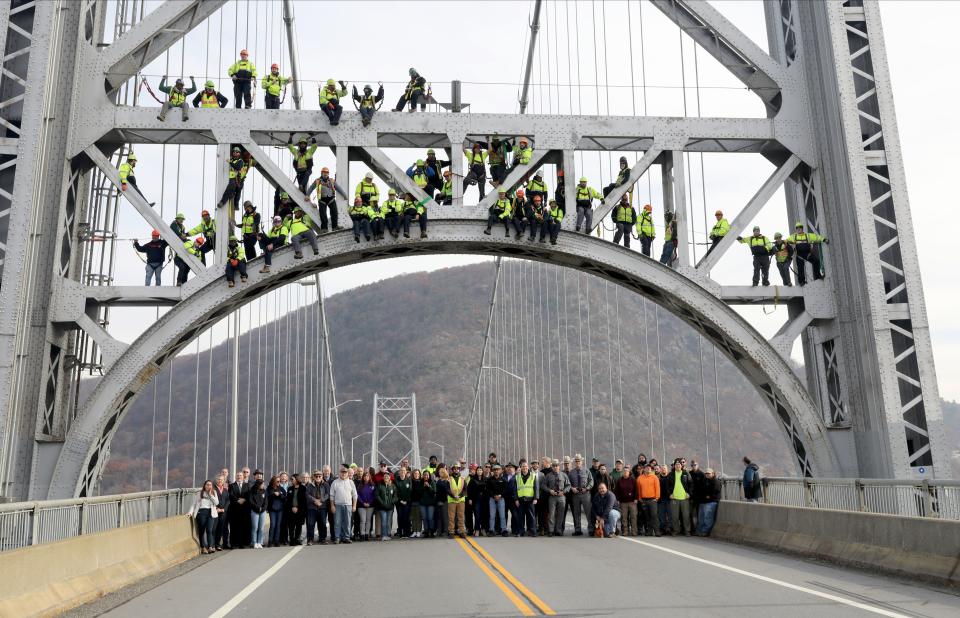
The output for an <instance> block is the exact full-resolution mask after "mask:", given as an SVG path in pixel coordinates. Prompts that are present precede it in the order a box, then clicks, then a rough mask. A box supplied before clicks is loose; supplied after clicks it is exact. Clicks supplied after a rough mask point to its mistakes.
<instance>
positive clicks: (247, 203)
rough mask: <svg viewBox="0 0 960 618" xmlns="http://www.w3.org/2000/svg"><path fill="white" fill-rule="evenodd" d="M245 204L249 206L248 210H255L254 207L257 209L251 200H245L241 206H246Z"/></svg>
mask: <svg viewBox="0 0 960 618" xmlns="http://www.w3.org/2000/svg"><path fill="white" fill-rule="evenodd" d="M247 206H249V207H250V210H256V209H257V207H256V205H255V204H254V203H253V202H251V201H247V202H246V203H244V205H243V207H244V208H246V207H247Z"/></svg>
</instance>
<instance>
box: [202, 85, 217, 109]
mask: <svg viewBox="0 0 960 618" xmlns="http://www.w3.org/2000/svg"><path fill="white" fill-rule="evenodd" d="M200 107H220V101H218V100H217V91H216V90H214V91H213V92H207V91H206V89H204V90H203V92H201V93H200Z"/></svg>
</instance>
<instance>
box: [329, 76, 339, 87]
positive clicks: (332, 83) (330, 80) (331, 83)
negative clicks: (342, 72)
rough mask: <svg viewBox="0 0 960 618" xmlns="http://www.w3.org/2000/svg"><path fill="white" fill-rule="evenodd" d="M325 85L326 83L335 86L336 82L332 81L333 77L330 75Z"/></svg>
mask: <svg viewBox="0 0 960 618" xmlns="http://www.w3.org/2000/svg"><path fill="white" fill-rule="evenodd" d="M327 85H328V86H336V85H337V82H335V81H333V78H332V77H331V78H330V79H328V80H327Z"/></svg>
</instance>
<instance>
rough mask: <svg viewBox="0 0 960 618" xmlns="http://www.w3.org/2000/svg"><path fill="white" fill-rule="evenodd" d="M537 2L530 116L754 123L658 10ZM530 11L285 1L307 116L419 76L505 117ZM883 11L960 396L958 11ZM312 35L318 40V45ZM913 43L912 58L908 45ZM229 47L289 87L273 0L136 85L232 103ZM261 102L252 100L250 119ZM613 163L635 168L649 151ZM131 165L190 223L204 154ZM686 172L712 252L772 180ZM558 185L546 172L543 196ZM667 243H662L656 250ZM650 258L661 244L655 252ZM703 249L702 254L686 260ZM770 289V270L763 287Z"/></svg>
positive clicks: (114, 319)
mask: <svg viewBox="0 0 960 618" xmlns="http://www.w3.org/2000/svg"><path fill="white" fill-rule="evenodd" d="M713 4H714V5H715V6H717V7H718V8H719V9H720V10H721V11H722V12H723V13H724V15H725V16H726V17H727V18H728V19H730V20H731V21H732V22H733V23H734V24H735V25H736V26H738V27H739V28H740V29H741V30H743V31H744V32H745V33H746V34H747V35H748V36H750V37H751V38H752V39H753V40H754V41H755V42H757V43H758V44H759V45H760V46H761V47H763V48H765V47H766V44H765V41H766V29H765V25H764V19H763V7H762V4H761V3H759V2H752V1H751V2H746V1H737V2H733V1H725V2H714V3H713ZM156 5H157V2H156V0H150V1H149V2H148V3H147V7H148V11H149V10H152V8H153V7H155V6H156ZM544 6H545V9H544V12H543V15H542V16H541V20H542V27H541V31H540V39H539V46H538V52H537V55H536V57H535V60H534V70H533V78H532V82H533V86H532V87H531V96H530V98H531V103H530V107H529V108H528V113H545V114H549V113H581V114H591V115H592V114H597V113H599V114H612V115H642V114H645V113H646V114H649V115H657V116H682V115H689V116H697V115H703V116H732V117H762V116H763V108H762V106H761V105H760V103H759V100H758V99H757V98H756V97H755V96H753V95H752V94H750V93H749V92H746V91H745V90H744V89H743V88H742V86H741V85H740V83H739V82H738V81H737V80H736V79H735V78H733V77H732V76H731V75H729V74H728V73H727V72H726V71H725V70H724V69H723V68H722V67H720V66H719V65H718V64H717V63H716V62H715V61H713V59H712V58H711V57H709V56H708V55H707V54H706V53H704V52H703V51H702V50H696V45H695V44H694V43H693V42H692V41H691V40H690V39H689V38H687V37H685V36H680V34H679V32H678V30H677V28H676V26H675V25H674V24H672V22H670V21H669V20H667V19H666V18H665V17H664V16H663V15H662V14H661V13H660V12H659V11H658V10H657V9H656V8H654V7H653V6H652V5H649V4H646V3H643V4H641V3H639V2H630V3H626V2H614V1H610V2H547V3H544ZM531 7H532V3H531V2H526V1H523V2H499V3H490V2H447V3H442V4H441V3H429V2H428V3H423V4H421V5H419V6H418V10H417V11H413V12H412V11H410V7H409V5H408V4H407V3H395V2H371V3H362V2H353V3H327V2H303V1H301V2H296V3H295V14H296V23H297V28H298V34H299V37H298V40H299V54H300V62H301V81H302V82H306V83H305V84H304V91H305V97H304V101H305V106H306V107H308V108H316V107H317V105H316V83H317V82H319V81H323V80H326V79H327V78H328V77H334V78H336V79H343V80H345V81H347V82H349V83H350V84H351V85H352V84H357V85H358V86H362V85H363V84H364V83H371V84H375V83H376V82H378V81H382V82H384V84H385V87H386V89H387V97H386V98H387V102H386V104H385V108H384V109H383V110H382V111H381V113H389V112H387V111H386V108H387V107H388V106H390V105H392V104H393V103H394V102H395V101H396V98H397V96H399V93H400V90H401V88H402V84H401V83H399V82H401V81H403V80H405V79H406V72H407V69H408V68H409V67H410V66H414V67H416V68H417V69H418V70H419V71H420V72H421V73H422V74H423V75H425V76H426V77H427V78H428V80H429V81H430V82H431V84H433V88H434V93H435V95H436V97H437V99H439V100H441V101H442V100H447V98H448V96H447V93H448V84H449V82H450V80H452V79H460V80H461V81H462V82H463V99H464V101H466V102H469V103H470V104H471V106H470V109H469V111H468V113H469V112H492V111H496V112H516V111H517V110H518V104H517V101H518V98H519V85H518V84H519V82H520V80H521V76H522V62H523V56H524V52H525V50H526V46H527V36H528V34H527V33H528V31H529V29H528V28H527V24H528V19H529V14H530V9H531ZM925 8H926V9H929V10H924V9H925ZM881 12H882V16H883V21H884V29H885V35H886V37H885V38H886V45H887V54H888V59H889V63H890V71H891V76H892V84H893V92H894V98H895V102H896V106H897V111H898V124H899V129H900V139H901V146H902V151H903V156H904V162H905V167H906V173H907V182H908V189H909V194H910V202H911V207H912V214H913V223H914V229H915V232H916V238H917V246H918V251H919V256H920V266H921V272H922V277H923V283H924V292H925V295H926V302H927V315H928V317H929V322H930V328H931V336H932V340H933V346H934V355H935V359H936V362H937V366H938V381H939V385H940V392H941V395H942V396H944V397H945V398H947V399H960V380H958V379H957V378H958V377H960V376H958V373H957V370H956V369H955V368H956V367H958V366H960V317H958V312H957V311H956V309H955V307H956V306H957V304H958V301H960V290H958V285H957V283H958V277H957V275H956V273H955V268H954V267H953V265H954V263H955V261H956V260H955V257H954V253H955V251H954V249H953V247H952V244H951V243H950V242H949V241H948V242H945V241H944V240H943V239H942V238H941V237H940V234H938V233H937V232H938V231H939V230H941V229H943V227H944V224H949V222H951V219H949V218H948V200H950V199H952V197H953V195H952V189H953V186H952V183H950V182H949V178H950V177H949V176H948V175H947V174H945V173H944V172H945V171H947V170H950V169H953V168H954V167H956V163H957V161H956V159H957V158H958V157H960V155H958V154H957V153H956V152H955V149H953V148H950V146H951V145H952V144H954V143H956V139H951V138H956V137H957V135H956V133H957V132H958V131H960V129H958V128H957V124H956V123H955V122H951V120H952V118H951V117H950V116H951V115H952V114H953V113H954V112H953V106H951V105H949V104H948V105H943V104H938V102H940V101H951V100H953V98H952V97H951V96H950V95H952V94H957V92H956V90H957V89H960V85H958V84H957V83H956V80H944V79H943V78H942V70H941V68H940V67H941V64H942V62H937V61H936V59H937V58H940V59H951V58H956V57H957V52H958V51H960V42H958V41H957V38H956V37H955V36H954V34H953V32H952V28H951V24H953V23H955V21H956V18H960V3H955V2H926V1H923V0H909V1H907V0H884V1H883V2H882V3H881ZM425 13H426V14H429V20H428V21H429V24H430V26H429V32H424V33H423V35H422V36H421V37H420V38H419V39H418V40H417V43H416V44H414V45H408V44H407V43H398V42H396V41H399V40H401V38H402V37H405V36H406V33H407V32H409V28H415V29H421V30H422V29H423V23H424V21H423V19H424V17H423V16H424V14H425ZM931 14H936V15H938V19H936V20H931V19H929V15H931ZM316 24H322V26H319V27H318V26H316ZM359 24H363V33H364V34H363V38H362V42H361V40H360V39H358V36H360V35H359V34H358V26H359ZM318 28H319V29H318ZM316 32H322V33H323V36H314V35H313V34H314V33H316ZM921 37H922V40H923V44H922V45H920V44H918V42H919V40H920V38H921ZM358 42H359V44H358ZM240 47H246V48H248V49H249V50H250V51H251V58H252V59H253V60H254V62H256V63H257V65H258V67H260V68H261V72H263V71H265V70H266V69H267V67H269V64H270V63H271V62H278V63H279V64H281V66H282V71H283V72H284V73H288V72H289V69H288V65H289V63H288V61H287V59H286V58H287V53H286V42H285V37H284V34H283V26H282V21H281V15H280V3H279V2H272V1H269V0H249V1H246V0H236V1H234V2H231V3H228V4H227V5H226V7H225V8H223V9H221V10H220V11H219V12H218V13H217V14H215V15H214V16H213V17H212V18H211V19H210V20H208V22H207V23H206V24H201V25H200V26H199V27H197V28H196V29H195V30H194V31H193V32H191V33H190V34H189V35H188V36H187V38H186V41H185V43H184V44H183V45H178V46H175V47H174V48H173V49H171V51H170V53H169V55H165V56H164V57H161V58H160V59H159V60H157V61H156V62H154V63H153V64H152V65H150V66H149V67H147V68H146V69H145V70H144V72H143V73H144V75H145V76H146V77H147V78H148V79H149V80H150V82H151V83H152V84H153V85H154V89H156V85H157V82H158V81H159V78H160V76H161V75H163V74H165V73H169V74H170V75H171V76H174V75H180V74H183V75H195V76H196V77H197V78H198V81H202V79H205V78H206V77H207V76H209V77H210V78H212V79H215V80H216V81H217V82H218V84H222V88H223V89H224V90H225V91H228V90H229V87H228V84H229V82H228V80H226V79H225V76H226V67H228V66H229V65H230V64H231V63H232V62H233V61H234V59H235V58H234V54H235V52H236V50H237V49H238V48H240ZM445 50H449V51H445ZM577 50H580V51H579V52H578V51H577ZM226 94H228V96H229V94H230V93H229V92H226ZM257 94H258V95H261V94H262V93H259V92H258V93H257ZM934 94H936V96H932V95H934ZM944 95H945V96H944ZM261 98H262V97H261ZM131 102H132V101H131ZM139 104H141V105H148V106H157V105H158V104H157V103H156V102H155V101H153V100H152V99H150V98H149V96H148V95H147V93H146V92H142V93H141V99H140V101H139ZM261 105H262V102H260V101H258V103H257V106H261ZM284 107H292V97H291V96H289V95H288V96H287V98H286V101H285V103H284ZM348 109H349V107H348ZM174 116H176V114H174ZM388 154H390V155H391V156H392V157H393V158H394V159H395V160H396V161H397V162H398V164H400V165H401V166H402V167H404V168H405V167H406V166H407V165H409V163H410V162H412V160H413V159H416V158H418V157H421V156H423V155H422V153H420V152H417V151H412V150H409V151H403V150H391V151H388ZM620 154H621V153H613V154H611V155H606V154H603V155H601V154H597V153H588V154H585V155H583V156H578V158H577V171H578V175H580V174H584V175H587V176H588V177H590V178H591V185H592V186H595V187H598V188H599V187H600V186H602V185H604V184H606V183H608V182H610V179H611V176H612V175H613V174H614V168H615V162H616V159H617V158H618V157H619V155H620ZM623 154H625V155H626V156H628V158H629V159H630V160H631V161H634V160H635V159H636V158H637V157H638V156H639V155H640V154H642V153H634V152H630V153H623ZM137 155H138V157H139V159H140V162H139V165H138V168H137V169H138V174H137V177H138V181H139V183H140V185H141V187H142V188H143V189H144V191H145V193H146V194H147V195H148V196H149V198H150V199H151V201H152V200H157V201H158V202H160V204H158V207H159V208H160V209H161V212H162V214H163V217H164V219H165V220H171V219H172V218H173V215H174V213H175V212H180V211H182V212H185V213H186V214H187V217H188V223H190V222H195V221H196V219H197V218H198V215H199V210H200V209H201V208H205V207H210V205H211V204H212V203H213V202H214V201H215V197H214V195H213V193H214V190H213V184H214V174H215V160H214V153H213V149H212V148H207V149H206V151H204V149H203V147H176V146H170V147H166V148H161V147H159V146H144V147H141V148H138V151H137ZM272 155H273V156H274V157H275V160H277V161H278V162H279V163H280V164H281V166H282V167H284V169H286V168H287V167H289V156H288V155H286V154H285V153H282V152H280V151H276V152H273V153H272ZM333 163H334V161H333V159H332V156H331V155H330V154H329V153H323V152H319V151H318V158H317V169H318V168H319V167H320V166H322V165H329V166H330V167H331V169H333V168H334V165H333ZM688 168H689V169H690V186H689V187H688V188H689V194H690V196H691V211H692V221H693V229H692V230H691V232H692V235H693V240H694V241H697V242H703V241H704V240H705V230H706V229H707V227H709V224H710V222H709V221H708V217H707V213H708V212H712V211H713V210H715V209H717V208H720V209H723V210H725V212H726V213H727V215H728V218H730V219H732V217H733V216H734V215H735V213H736V212H737V211H738V210H739V209H740V208H742V206H743V205H744V204H745V203H746V202H747V201H748V200H749V198H750V197H751V195H752V194H753V193H754V192H755V191H756V189H757V188H758V187H759V186H760V185H761V184H762V183H763V181H764V180H765V179H766V177H767V175H769V174H770V173H771V172H772V170H773V167H772V166H771V165H770V164H769V163H768V162H767V161H766V160H764V159H763V158H762V157H760V156H759V155H729V154H724V155H705V156H703V159H702V160H701V158H700V155H691V157H690V160H689V166H688ZM198 170H199V173H198ZM365 171H366V169H365V168H364V166H362V165H361V164H353V165H351V169H350V175H351V178H352V180H351V186H352V184H354V183H355V182H356V181H357V180H358V179H359V177H360V175H361V174H362V173H363V172H365ZM553 177H554V174H553V171H552V169H551V168H548V171H547V173H546V174H545V178H547V179H548V184H550V183H549V180H550V179H552V178H553ZM658 178H659V169H658V168H657V167H656V166H654V167H653V168H652V169H651V171H650V173H648V175H647V177H644V178H642V179H641V180H640V182H639V183H638V185H637V186H638V190H637V196H636V199H637V205H642V204H643V203H650V204H652V205H653V207H654V211H655V213H660V212H662V196H661V195H660V191H659V187H658V184H659V181H658ZM248 184H249V188H248V189H247V190H246V192H245V193H246V195H245V198H246V197H249V198H250V199H253V200H254V201H255V202H257V203H258V204H260V205H262V207H261V212H267V211H268V210H269V206H268V204H269V202H270V201H272V200H271V198H270V196H271V195H272V190H270V189H268V187H267V186H266V183H264V182H263V181H262V180H260V179H258V178H253V180H252V181H251V182H250V183H248ZM552 188H553V187H552V186H551V189H552ZM467 199H468V200H475V199H476V193H475V189H471V190H470V191H468V193H467ZM123 206H124V205H123V204H122V205H121V208H120V211H121V214H120V217H119V227H118V231H119V237H120V238H121V239H123V240H121V241H119V242H118V244H117V246H116V272H115V283H116V284H136V283H138V282H140V281H142V276H143V275H142V264H141V263H140V262H139V261H138V260H137V259H136V258H134V257H133V255H132V254H133V252H132V250H131V249H130V248H129V240H128V239H130V238H133V237H139V238H141V239H143V238H145V237H146V235H147V234H148V233H149V229H148V228H146V227H145V225H144V224H143V222H142V221H141V220H139V218H138V217H137V215H136V214H135V212H134V211H132V209H130V208H129V207H128V208H123ZM211 209H212V208H211ZM950 214H952V213H950ZM656 219H657V220H659V217H656ZM752 223H753V224H757V225H760V226H761V228H762V229H764V231H765V233H768V234H770V235H772V232H773V231H776V230H781V231H786V229H787V227H788V222H787V221H786V218H785V208H784V198H783V195H782V191H781V192H778V194H777V195H775V196H774V198H773V199H771V201H770V203H769V205H768V207H767V208H766V209H765V210H764V211H763V212H762V213H761V214H760V215H759V216H758V217H757V218H756V219H755V220H754V222H752ZM662 235H663V234H662V230H660V231H659V232H658V236H659V237H660V238H662ZM659 244H660V241H659V239H658V241H657V243H656V247H659ZM737 249H739V247H735V248H734V249H732V250H731V251H730V252H728V254H727V255H726V256H725V257H724V259H723V260H722V261H721V263H720V264H719V266H718V267H717V268H716V269H715V270H714V271H713V276H714V278H715V279H716V280H718V281H720V282H721V283H724V284H733V283H741V284H745V283H748V281H749V276H750V257H749V253H748V251H747V250H745V249H744V250H742V251H738V250H737ZM702 250H703V249H702V247H696V251H697V255H701V254H702ZM479 259H484V258H476V257H467V256H437V257H416V258H404V259H398V260H390V261H378V262H373V263H369V264H360V265H356V266H352V267H346V268H341V269H338V270H336V271H331V272H329V273H326V274H325V275H324V277H323V281H324V288H325V291H326V294H328V295H329V294H333V293H337V292H341V291H344V290H348V289H350V288H352V287H354V286H357V285H363V284H367V283H371V282H374V281H377V280H380V279H383V278H386V277H391V276H396V275H397V274H400V273H405V272H413V271H417V270H431V269H436V268H443V267H447V266H452V265H457V264H465V263H470V262H475V261H477V260H479ZM164 276H165V284H166V283H167V282H169V281H171V279H172V277H173V268H172V267H168V269H167V271H166V272H165V273H164ZM776 277H777V276H776V274H774V273H771V278H773V279H776ZM302 297H303V302H309V295H308V294H304V295H303V296H302ZM294 302H296V301H294ZM252 311H254V309H253V308H250V309H248V310H247V313H246V314H245V315H246V320H245V321H244V320H242V322H244V323H250V324H255V323H256V322H257V320H260V319H269V318H270V317H271V314H270V313H269V310H268V311H267V313H266V314H261V313H257V314H256V317H254V316H253V315H252V313H251V312H252ZM257 311H259V309H258V310H257ZM281 312H282V309H281ZM145 314H149V316H150V317H153V316H154V315H155V312H154V310H148V311H147V310H134V309H118V310H114V311H113V313H112V316H111V327H110V330H111V333H113V334H114V336H116V337H117V338H119V339H121V340H123V341H132V340H133V339H135V338H136V336H137V335H139V333H140V332H141V331H142V328H143V324H145V323H148V322H145V320H144V318H145ZM743 315H744V316H745V317H746V318H747V319H748V320H749V321H750V322H751V323H752V324H753V325H754V326H755V327H756V328H757V329H758V330H760V331H761V332H762V333H764V334H765V335H768V336H769V335H772V334H773V333H774V332H776V330H777V329H778V328H779V327H780V325H781V324H782V323H783V321H784V319H785V318H786V308H785V307H776V308H773V309H770V308H767V309H766V310H764V309H747V310H744V311H743ZM224 334H225V330H222V329H221V330H219V331H216V332H215V333H214V335H213V340H214V342H215V341H217V340H219V338H220V337H222V336H223V335H224ZM198 345H199V344H198ZM798 348H799V346H797V348H795V356H797V355H798V354H799V351H798ZM188 351H192V350H188Z"/></svg>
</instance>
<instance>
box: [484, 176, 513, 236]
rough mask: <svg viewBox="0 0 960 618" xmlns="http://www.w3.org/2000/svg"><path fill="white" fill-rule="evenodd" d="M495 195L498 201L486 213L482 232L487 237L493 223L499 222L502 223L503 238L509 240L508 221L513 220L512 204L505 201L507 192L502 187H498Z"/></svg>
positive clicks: (507, 200)
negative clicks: (485, 227)
mask: <svg viewBox="0 0 960 618" xmlns="http://www.w3.org/2000/svg"><path fill="white" fill-rule="evenodd" d="M497 194H498V196H499V198H500V199H498V200H497V201H496V202H494V203H493V205H492V206H490V209H489V210H488V211H487V212H488V216H487V229H485V230H483V233H484V234H486V235H487V236H489V235H490V228H491V227H493V224H494V223H496V222H497V221H499V222H501V223H503V231H504V236H505V237H506V238H510V220H511V219H512V218H513V204H512V203H511V202H510V200H509V199H507V190H506V189H505V188H504V187H500V188H499V189H498V190H497Z"/></svg>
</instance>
